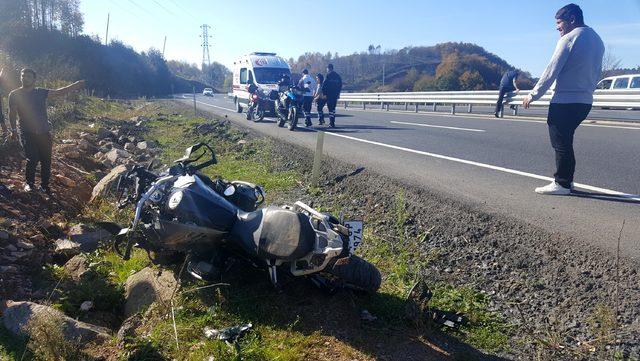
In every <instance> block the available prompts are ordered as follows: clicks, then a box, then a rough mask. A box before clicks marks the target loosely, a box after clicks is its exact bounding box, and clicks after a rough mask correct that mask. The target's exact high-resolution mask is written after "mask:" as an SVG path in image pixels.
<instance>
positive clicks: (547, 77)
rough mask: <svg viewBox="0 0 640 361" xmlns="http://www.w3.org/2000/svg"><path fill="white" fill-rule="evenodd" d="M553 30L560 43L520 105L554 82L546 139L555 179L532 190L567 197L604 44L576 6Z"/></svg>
mask: <svg viewBox="0 0 640 361" xmlns="http://www.w3.org/2000/svg"><path fill="white" fill-rule="evenodd" d="M556 29H557V30H558V31H559V32H560V40H558V44H557V45H556V49H555V51H554V53H553V57H552V58H551V62H550V63H549V65H547V68H546V69H545V71H544V72H543V73H542V76H541V77H540V80H538V83H537V84H536V86H535V87H534V88H533V90H532V91H531V93H530V94H529V96H528V97H527V98H525V100H524V101H523V103H522V104H523V105H524V107H525V108H529V105H530V104H531V102H533V101H536V100H538V99H540V98H541V97H542V96H543V95H544V94H545V93H546V92H547V90H548V89H549V87H551V84H552V83H553V82H554V81H555V82H556V87H555V91H554V94H553V97H552V98H551V104H550V105H549V113H548V115H547V125H548V127H549V138H550V139H551V145H552V146H553V149H554V150H555V153H556V173H555V174H554V178H555V179H554V181H553V182H551V184H548V185H546V186H544V187H539V188H536V189H535V191H536V193H540V194H551V195H566V194H569V193H571V189H572V188H573V174H574V171H575V167H576V159H575V156H574V153H573V135H574V133H575V131H576V128H578V126H579V125H580V123H581V122H582V121H583V120H584V119H585V118H586V117H587V115H588V114H589V111H590V110H591V105H592V104H593V91H594V90H595V89H596V84H597V82H598V79H599V77H600V73H601V71H602V56H603V55H604V44H603V43H602V40H601V39H600V36H598V34H597V33H596V32H595V31H594V30H593V29H591V28H590V27H588V26H586V25H585V24H584V18H583V15H582V9H580V7H579V6H578V5H575V4H569V5H566V6H564V7H563V8H561V9H560V10H558V12H557V13H556Z"/></svg>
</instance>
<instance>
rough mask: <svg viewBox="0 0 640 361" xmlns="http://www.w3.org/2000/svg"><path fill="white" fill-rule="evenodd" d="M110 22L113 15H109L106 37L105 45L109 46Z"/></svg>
mask: <svg viewBox="0 0 640 361" xmlns="http://www.w3.org/2000/svg"><path fill="white" fill-rule="evenodd" d="M109 20H111V13H107V33H106V35H105V36H104V45H105V46H107V45H109Z"/></svg>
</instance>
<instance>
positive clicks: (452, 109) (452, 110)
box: [451, 104, 456, 115]
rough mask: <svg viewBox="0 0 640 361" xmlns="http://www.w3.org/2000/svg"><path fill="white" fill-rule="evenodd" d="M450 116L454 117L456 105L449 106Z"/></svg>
mask: <svg viewBox="0 0 640 361" xmlns="http://www.w3.org/2000/svg"><path fill="white" fill-rule="evenodd" d="M451 114H453V115H456V105H455V104H451Z"/></svg>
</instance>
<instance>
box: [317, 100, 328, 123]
mask: <svg viewBox="0 0 640 361" xmlns="http://www.w3.org/2000/svg"><path fill="white" fill-rule="evenodd" d="M325 104H327V99H320V98H318V100H316V109H317V111H318V118H320V120H324V111H323V109H324V106H325Z"/></svg>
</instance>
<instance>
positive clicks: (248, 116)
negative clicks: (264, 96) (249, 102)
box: [247, 107, 255, 120]
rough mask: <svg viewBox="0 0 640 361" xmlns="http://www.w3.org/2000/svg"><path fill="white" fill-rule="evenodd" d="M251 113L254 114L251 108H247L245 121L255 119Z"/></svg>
mask: <svg viewBox="0 0 640 361" xmlns="http://www.w3.org/2000/svg"><path fill="white" fill-rule="evenodd" d="M253 112H254V109H253V107H249V108H248V109H247V120H252V119H255V116H254V115H253Z"/></svg>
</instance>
